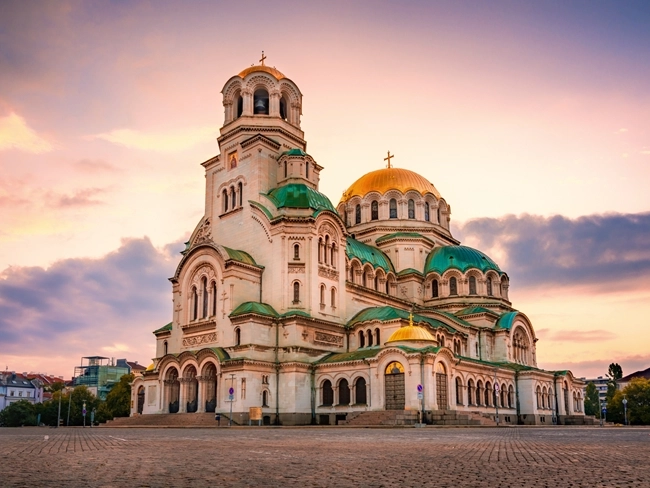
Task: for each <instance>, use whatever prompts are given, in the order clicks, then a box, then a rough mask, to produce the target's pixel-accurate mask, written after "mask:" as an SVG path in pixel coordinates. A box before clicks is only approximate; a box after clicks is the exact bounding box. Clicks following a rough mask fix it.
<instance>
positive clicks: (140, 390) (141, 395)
mask: <svg viewBox="0 0 650 488" xmlns="http://www.w3.org/2000/svg"><path fill="white" fill-rule="evenodd" d="M143 410H144V386H141V387H140V388H138V413H139V414H142V411H143Z"/></svg>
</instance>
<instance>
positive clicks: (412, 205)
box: [408, 200, 415, 219]
mask: <svg viewBox="0 0 650 488" xmlns="http://www.w3.org/2000/svg"><path fill="white" fill-rule="evenodd" d="M408 208H409V219H414V218H415V202H414V201H413V200H409V203H408Z"/></svg>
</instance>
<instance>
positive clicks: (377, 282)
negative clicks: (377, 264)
mask: <svg viewBox="0 0 650 488" xmlns="http://www.w3.org/2000/svg"><path fill="white" fill-rule="evenodd" d="M375 290H377V291H379V276H377V275H375Z"/></svg>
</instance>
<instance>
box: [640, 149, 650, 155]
mask: <svg viewBox="0 0 650 488" xmlns="http://www.w3.org/2000/svg"><path fill="white" fill-rule="evenodd" d="M641 154H645V155H648V154H650V150H643V151H641Z"/></svg>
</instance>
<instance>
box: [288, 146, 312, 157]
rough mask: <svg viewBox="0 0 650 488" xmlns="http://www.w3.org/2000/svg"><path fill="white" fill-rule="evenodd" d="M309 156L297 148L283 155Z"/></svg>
mask: <svg viewBox="0 0 650 488" xmlns="http://www.w3.org/2000/svg"><path fill="white" fill-rule="evenodd" d="M285 155H286V156H307V153H306V152H305V151H303V150H302V149H299V148H297V147H295V148H293V149H289V150H288V151H284V152H283V153H282V156H285Z"/></svg>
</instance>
